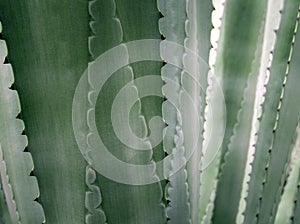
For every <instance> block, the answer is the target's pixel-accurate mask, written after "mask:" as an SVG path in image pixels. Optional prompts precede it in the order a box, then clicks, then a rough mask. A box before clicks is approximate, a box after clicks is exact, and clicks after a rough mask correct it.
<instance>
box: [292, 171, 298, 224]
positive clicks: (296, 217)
mask: <svg viewBox="0 0 300 224" xmlns="http://www.w3.org/2000/svg"><path fill="white" fill-rule="evenodd" d="M296 193H297V194H296V197H295V200H294V209H293V215H292V217H291V219H290V220H291V222H290V223H291V224H296V223H299V222H300V205H299V201H300V176H298V183H297V191H296Z"/></svg>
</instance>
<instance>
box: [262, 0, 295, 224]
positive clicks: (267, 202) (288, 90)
mask: <svg viewBox="0 0 300 224" xmlns="http://www.w3.org/2000/svg"><path fill="white" fill-rule="evenodd" d="M298 11H299V1H298ZM299 17H300V13H299V12H298V15H297V22H296V28H295V31H294V37H293V40H292V45H294V48H293V47H292V48H291V53H292V54H293V55H292V56H290V58H289V59H288V64H289V66H288V67H287V73H286V74H288V75H287V76H288V77H287V82H286V84H285V87H283V89H282V95H281V97H282V96H283V99H282V101H281V102H280V103H279V106H278V108H279V110H280V111H279V113H278V114H277V115H279V120H277V121H276V123H275V126H274V129H275V133H274V139H273V145H272V146H271V150H272V152H271V155H272V156H271V159H270V163H269V164H268V165H269V167H268V170H267V180H268V181H267V182H266V184H265V188H264V191H263V194H262V201H261V206H262V208H263V210H262V211H263V212H261V213H262V215H260V216H259V222H260V223H273V222H274V219H275V216H276V212H277V208H278V204H279V199H280V195H281V192H282V189H283V184H284V176H285V173H286V169H287V165H288V164H289V159H290V155H291V152H292V149H293V147H294V144H295V137H294V136H295V135H294V133H295V130H296V127H297V124H298V119H299V115H300V106H299V104H298V101H297V99H296V96H299V95H300V91H299V88H298V86H299V83H300V78H299V68H300V67H299V63H298V61H299V58H300V53H299V52H300V40H299V32H298V34H297V36H296V33H297V28H298V24H299ZM295 39H296V40H295ZM292 51H294V52H292ZM274 57H275V56H274ZM271 75H272V70H271ZM285 81H286V80H285ZM287 136H288V137H287ZM267 214H269V215H268V216H267Z"/></svg>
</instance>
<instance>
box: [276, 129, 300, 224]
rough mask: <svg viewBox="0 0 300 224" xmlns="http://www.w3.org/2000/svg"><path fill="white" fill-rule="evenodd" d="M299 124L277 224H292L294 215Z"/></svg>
mask: <svg viewBox="0 0 300 224" xmlns="http://www.w3.org/2000/svg"><path fill="white" fill-rule="evenodd" d="M299 131H300V128H299V125H298V128H297V136H298V137H297V141H296V144H295V147H294V149H293V152H292V154H291V159H290V161H291V162H290V164H289V172H288V174H287V176H288V177H287V180H286V185H285V186H284V189H283V194H282V195H281V198H280V203H279V205H278V211H277V214H276V218H275V222H274V223H275V224H290V223H291V217H292V216H293V209H294V200H295V198H296V194H297V185H298V180H299V171H300V135H299Z"/></svg>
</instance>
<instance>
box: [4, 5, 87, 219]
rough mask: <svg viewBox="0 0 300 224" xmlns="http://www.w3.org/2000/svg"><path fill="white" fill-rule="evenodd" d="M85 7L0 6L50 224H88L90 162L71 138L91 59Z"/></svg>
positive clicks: (42, 202)
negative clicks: (77, 99)
mask: <svg viewBox="0 0 300 224" xmlns="http://www.w3.org/2000/svg"><path fill="white" fill-rule="evenodd" d="M87 6H88V5H87V1H71V0H63V1H61V0H59V1H56V0H53V1H23V2H20V1H10V0H8V1H7V0H3V1H1V2H0V13H1V19H2V21H3V27H4V33H3V36H4V37H5V38H6V39H7V44H8V49H9V52H10V54H9V60H10V62H11V63H12V65H13V67H14V73H15V79H16V81H15V87H16V89H18V92H19V95H20V100H21V105H22V112H21V117H22V119H23V120H24V122H25V124H26V134H27V136H28V139H29V146H28V150H29V151H30V152H31V154H32V157H33V160H34V164H35V171H34V174H35V175H36V177H37V178H38V180H39V186H40V193H41V196H40V203H41V204H42V205H43V207H44V211H45V215H46V221H47V223H72V224H76V223H78V224H79V223H80V224H82V223H84V221H85V212H86V211H85V198H84V197H85V190H86V184H85V167H86V162H85V160H84V158H83V156H82V155H81V153H80V151H79V149H78V146H77V144H76V141H75V137H74V133H73V128H72V102H73V95H74V92H75V88H76V86H77V83H78V81H79V78H80V77H81V75H82V73H83V72H84V70H85V69H86V67H87V63H88V59H89V54H88V47H87V43H88V35H89V26H88V18H89V17H88V11H87ZM5 160H6V159H5ZM28 172H30V170H29V171H28ZM16 192H19V191H16ZM20 192H22V191H20ZM24 195H26V194H24ZM30 223H31V224H33V223H40V222H30Z"/></svg>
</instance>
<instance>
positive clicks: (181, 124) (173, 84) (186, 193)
mask: <svg viewBox="0 0 300 224" xmlns="http://www.w3.org/2000/svg"><path fill="white" fill-rule="evenodd" d="M158 8H159V10H160V11H161V13H162V15H163V16H164V17H162V18H161V19H160V21H159V25H160V31H161V34H162V35H163V36H164V37H165V39H166V40H165V41H163V42H162V44H161V49H160V51H161V57H162V58H163V60H164V61H166V62H167V64H166V65H165V66H164V67H163V69H162V77H163V79H164V81H165V83H166V84H165V85H164V86H163V94H164V95H165V97H166V98H167V100H166V101H165V102H164V103H163V117H164V120H165V122H166V123H167V124H168V126H167V127H166V128H165V130H164V132H165V133H166V135H165V138H164V148H165V151H166V152H167V153H168V154H170V155H171V156H172V162H171V167H170V173H171V177H170V179H169V181H170V182H169V183H168V185H167V186H166V195H167V196H166V197H167V199H168V200H169V203H168V207H167V216H168V218H169V221H168V222H169V223H197V222H198V215H199V212H198V211H199V204H198V203H199V198H198V197H197V195H198V196H199V194H200V193H199V185H200V156H201V151H202V147H200V146H201V145H202V139H201V137H200V134H202V132H203V131H202V130H203V118H202V116H203V111H204V106H205V89H206V86H207V80H206V79H207V72H208V66H207V64H208V51H209V48H208V47H207V43H209V30H210V27H209V25H208V24H210V11H207V9H211V5H210V2H209V1H184V0H183V1H163V0H161V1H158ZM204 9H205V10H206V11H204ZM203 12H204V13H203ZM199 21H200V23H198V22H199ZM169 41H172V42H176V43H177V44H179V45H180V46H181V47H178V49H177V52H175V54H173V53H172V51H173V50H174V49H172V48H171V47H170V46H169V47H168V44H170V43H169ZM202 43H203V44H202ZM189 51H191V52H192V53H191V52H189ZM192 54H195V55H194V56H193V55H192ZM197 55H199V56H200V58H197ZM201 57H204V62H206V64H205V63H203V58H201ZM201 60H202V61H201ZM172 61H173V62H174V61H178V66H175V65H173V64H172ZM200 64H201V65H202V67H200ZM199 83H200V85H199ZM201 88H202V90H201ZM185 91H187V92H186V93H185ZM186 94H188V95H190V96H191V97H192V98H193V101H194V103H192V104H189V103H187V102H188V100H187V98H186V97H187V96H188V95H186ZM176 98H177V99H178V102H177V103H178V105H177V106H178V108H174V105H173V106H172V99H176ZM193 107H196V108H197V110H196V111H197V112H196V113H194V112H195V110H194V108H193ZM197 133H198V134H199V136H197ZM192 139H198V142H197V145H196V149H195V152H193V154H192V156H191V158H189V157H188V154H189V153H188V152H190V151H191V150H193V149H192V148H193V144H192V142H193V140H192ZM186 162H187V165H186V166H184V167H182V168H181V169H180V170H179V171H178V172H176V171H177V170H178V167H179V166H180V165H179V164H185V163H186ZM191 195H196V197H194V196H193V197H190V196H191Z"/></svg>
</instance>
